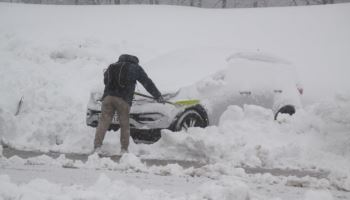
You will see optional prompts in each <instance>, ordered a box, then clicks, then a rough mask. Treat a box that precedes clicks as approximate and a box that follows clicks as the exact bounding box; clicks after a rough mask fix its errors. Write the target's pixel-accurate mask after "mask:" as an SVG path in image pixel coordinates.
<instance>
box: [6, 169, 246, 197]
mask: <svg viewBox="0 0 350 200" xmlns="http://www.w3.org/2000/svg"><path fill="white" fill-rule="evenodd" d="M0 186H1V187H0V188H1V190H0V198H1V199H17V198H24V199H51V198H54V199H76V198H83V199H107V200H108V199H136V200H138V199H140V200H141V199H142V200H158V199H159V200H160V199H162V200H164V199H169V200H172V199H174V200H175V199H183V200H185V199H190V200H195V199H213V200H219V199H220V200H231V199H237V200H247V199H249V188H248V186H247V185H246V184H244V183H243V182H240V181H235V180H230V179H225V180H221V181H210V182H208V183H205V184H203V185H202V186H200V187H199V188H198V189H197V191H194V192H193V193H192V194H187V195H181V194H177V195H175V194H170V193H168V192H165V191H162V190H160V189H159V190H152V189H142V188H140V187H137V186H135V185H132V184H127V183H125V182H123V181H118V180H116V181H112V180H111V179H109V178H108V177H107V176H106V175H104V174H101V175H100V177H99V178H98V180H97V181H96V183H95V184H93V185H91V186H89V187H83V186H81V185H71V186H63V185H59V184H55V183H51V182H49V181H47V180H44V179H34V180H31V181H30V182H29V183H23V184H18V185H17V184H15V183H13V182H12V181H11V179H10V177H9V176H7V175H0Z"/></svg>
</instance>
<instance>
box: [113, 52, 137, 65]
mask: <svg viewBox="0 0 350 200" xmlns="http://www.w3.org/2000/svg"><path fill="white" fill-rule="evenodd" d="M118 62H131V63H135V64H139V59H138V58H137V57H136V56H133V55H128V54H123V55H121V56H119V60H118Z"/></svg>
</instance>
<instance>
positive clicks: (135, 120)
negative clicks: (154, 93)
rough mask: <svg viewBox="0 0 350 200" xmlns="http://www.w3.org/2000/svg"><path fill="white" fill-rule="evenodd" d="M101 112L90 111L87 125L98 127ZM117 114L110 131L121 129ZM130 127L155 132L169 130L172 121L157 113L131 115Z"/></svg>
mask: <svg viewBox="0 0 350 200" xmlns="http://www.w3.org/2000/svg"><path fill="white" fill-rule="evenodd" d="M100 115H101V111H96V110H91V109H88V110H87V113H86V124H87V125H88V126H91V127H97V126H98V122H99V118H100ZM117 119H118V117H117V114H115V116H113V120H112V123H111V126H110V127H109V129H112V130H117V129H118V128H119V122H118V120H117ZM129 120H130V127H131V128H132V129H139V130H153V129H165V128H169V127H170V125H171V123H172V120H171V118H169V117H168V116H166V115H164V114H162V113H157V112H149V113H130V118H129Z"/></svg>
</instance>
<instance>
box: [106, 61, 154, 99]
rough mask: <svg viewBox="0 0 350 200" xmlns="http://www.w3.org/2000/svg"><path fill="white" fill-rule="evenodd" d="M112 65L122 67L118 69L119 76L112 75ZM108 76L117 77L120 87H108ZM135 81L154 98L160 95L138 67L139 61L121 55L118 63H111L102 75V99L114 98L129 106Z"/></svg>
mask: <svg viewBox="0 0 350 200" xmlns="http://www.w3.org/2000/svg"><path fill="white" fill-rule="evenodd" d="M113 65H122V66H123V67H122V68H118V69H119V74H118V75H116V74H113V72H112V70H109V69H110V68H113V67H114V66H113ZM120 69H121V70H120ZM110 76H119V77H116V78H117V79H118V81H120V82H121V83H120V84H121V85H122V87H111V86H109V85H108V78H109V77H110ZM136 81H138V82H140V83H141V84H142V85H143V87H144V88H145V89H146V90H147V91H148V92H149V93H150V94H151V95H152V96H153V97H154V98H155V99H157V98H159V97H160V96H161V93H160V92H159V90H158V89H157V87H156V86H155V84H154V83H153V81H152V80H151V79H150V78H149V77H148V75H147V74H146V72H145V71H144V70H143V69H142V67H141V66H140V65H139V59H138V58H137V57H136V56H132V55H127V54H124V55H121V56H120V57H119V60H118V62H116V63H113V64H111V65H110V66H109V68H108V69H107V70H106V71H105V73H104V84H105V89H104V94H103V98H104V97H106V96H116V97H121V98H122V99H124V100H125V101H126V102H128V104H129V105H130V106H131V104H132V99H133V96H134V92H135V86H136Z"/></svg>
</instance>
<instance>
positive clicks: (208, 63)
mask: <svg viewBox="0 0 350 200" xmlns="http://www.w3.org/2000/svg"><path fill="white" fill-rule="evenodd" d="M349 11H350V4H340V5H327V6H312V7H297V8H266V9H234V10H230V9H227V10H217V9H215V10H211V9H196V8H185V7H171V6H47V5H21V4H5V3H1V4H0V94H1V99H0V138H1V139H2V140H3V141H4V142H6V143H8V144H10V145H12V146H14V147H17V148H20V149H35V150H41V151H49V150H54V151H61V152H78V153H79V152H84V153H86V152H89V151H91V149H92V141H93V137H94V129H92V128H89V127H87V126H86V125H85V112H86V104H87V101H88V98H89V92H90V91H91V90H93V89H95V88H101V87H102V72H103V69H104V68H106V67H107V66H108V64H110V63H111V62H114V61H115V60H116V59H117V57H118V56H119V55H120V54H121V53H130V54H135V55H137V56H139V58H140V60H141V65H142V66H144V68H145V69H146V71H147V72H148V73H149V75H150V77H151V78H152V79H153V80H154V82H155V83H156V84H157V86H158V87H159V88H160V89H161V90H162V91H171V90H176V89H178V88H179V87H183V86H186V85H190V84H193V83H195V82H196V81H198V80H201V79H203V78H205V77H206V76H208V75H210V74H213V73H215V72H217V71H218V70H221V69H224V68H226V67H227V63H226V59H227V58H228V57H229V56H230V55H232V54H234V53H237V52H258V53H259V52H264V53H268V54H273V55H277V56H278V57H281V58H285V59H286V60H288V61H291V62H293V64H294V66H296V68H297V71H298V74H299V79H300V82H301V83H302V85H303V87H304V90H305V94H304V96H303V97H302V101H303V103H304V108H303V109H301V110H298V112H297V114H296V115H294V116H293V117H289V116H284V122H283V123H277V122H274V121H272V120H271V119H272V118H273V117H272V111H271V110H268V109H265V108H261V107H257V106H254V105H246V106H245V107H244V108H240V107H237V106H231V107H229V108H228V109H227V110H226V112H225V113H224V114H223V115H222V116H221V118H220V123H219V125H218V126H211V127H208V128H206V129H198V128H195V129H191V130H189V132H188V133H176V134H174V133H171V132H169V131H164V132H163V135H162V138H161V140H160V141H159V142H157V143H155V144H152V145H140V144H138V145H136V144H134V143H132V144H131V147H130V152H131V153H132V154H135V155H137V156H138V157H141V158H158V159H181V160H197V161H205V162H207V163H209V164H208V165H207V166H205V167H204V168H200V169H192V171H191V170H184V169H182V168H181V167H177V166H166V167H160V168H147V167H145V166H143V165H142V163H139V162H138V158H136V157H133V156H132V155H130V156H129V157H126V158H129V159H132V160H131V161H130V160H128V161H126V162H125V163H132V165H128V164H125V163H124V165H123V163H120V164H114V163H111V162H110V161H108V160H99V159H97V158H96V159H95V160H94V157H91V159H90V160H91V162H90V163H89V162H88V163H85V164H84V163H70V164H68V165H69V166H71V165H72V166H76V167H79V168H83V169H84V170H90V171H88V172H87V173H92V171H93V170H91V169H96V168H103V169H104V170H107V171H106V172H105V173H112V172H110V171H108V170H116V171H117V172H116V173H118V172H120V171H122V172H124V171H125V170H129V169H131V170H132V172H135V173H140V172H142V173H146V174H152V176H151V178H149V179H150V180H151V181H153V180H154V179H156V178H155V177H158V176H159V175H162V173H163V172H164V173H165V174H167V175H169V174H170V175H171V176H174V177H177V176H180V177H181V176H184V177H187V179H190V180H193V179H192V176H193V175H195V176H197V175H198V176H201V177H207V178H209V180H204V181H203V180H201V181H203V182H201V181H199V182H200V183H198V184H197V183H196V184H194V185H195V186H193V187H192V188H194V191H196V192H197V194H188V195H186V194H185V193H189V192H188V190H185V189H179V190H180V191H181V192H180V193H179V194H177V195H174V194H172V193H171V192H169V191H163V190H164V186H160V187H159V188H158V189H157V190H153V189H154V188H156V187H153V188H146V189H145V188H142V187H140V185H141V184H134V183H133V184H129V183H124V182H123V181H115V180H111V179H110V178H107V177H105V176H101V177H100V178H99V180H98V181H97V183H96V184H93V182H96V181H91V182H89V183H90V185H88V186H87V185H85V186H77V185H72V184H71V183H69V184H67V183H65V186H62V185H60V184H62V182H57V181H55V179H49V178H48V176H49V175H47V176H43V177H41V178H43V179H48V180H50V181H51V183H48V182H47V180H34V177H32V178H27V179H26V178H23V179H22V181H20V180H18V179H20V178H19V177H20V176H19V175H18V174H19V173H16V170H15V169H16V167H15V166H17V167H18V166H21V167H22V168H25V171H35V168H36V167H34V169H31V168H30V167H28V162H29V163H30V162H31V161H28V160H21V159H16V158H13V159H12V160H11V159H5V158H0V167H2V168H1V171H0V175H1V174H5V175H1V176H0V186H1V187H0V188H1V189H0V198H4V199H12V198H16V197H17V196H15V194H18V192H19V193H21V194H23V195H24V196H26V195H28V197H33V198H34V197H42V198H50V197H52V196H56V197H57V198H74V197H77V196H80V195H82V197H86V198H95V197H96V198H101V199H102V198H104V199H105V198H107V199H108V198H110V199H112V198H117V197H116V196H113V195H121V196H120V198H141V197H142V198H143V199H147V198H149V199H160V198H162V199H175V198H176V199H186V198H187V199H205V198H206V199H225V198H226V199H245V198H246V196H247V195H250V196H251V198H252V199H265V198H266V197H281V198H282V199H285V198H284V197H282V196H279V195H275V194H278V193H279V192H278V191H279V189H276V191H273V192H272V193H273V194H274V195H272V196H269V195H266V194H263V195H262V196H259V195H257V194H258V193H256V192H255V190H257V189H256V188H255V187H254V186H252V184H250V183H247V182H252V181H253V182H254V181H257V182H259V181H261V182H263V183H264V184H262V185H266V184H267V183H268V182H272V183H271V184H274V183H275V182H277V183H278V184H283V185H284V186H285V185H288V184H287V182H288V180H289V179H288V178H287V179H288V180H286V179H282V180H281V178H277V177H258V176H253V177H247V175H246V174H245V173H244V172H241V171H240V170H239V169H238V171H237V169H236V168H235V167H240V166H244V165H249V166H258V167H267V168H295V169H308V170H310V169H311V170H315V171H318V170H325V171H328V172H330V175H329V177H327V180H313V181H310V180H307V181H306V182H307V183H310V182H312V184H309V186H310V185H311V186H310V187H311V188H321V189H330V190H333V189H335V188H338V189H341V190H347V191H349V190H350V167H349V166H350V112H349V111H350V81H349V79H348V76H349V74H350V68H349V66H350V60H349V59H348V52H350V39H349V35H350V26H349V25H348V19H349V17H350V12H349ZM138 88H139V89H142V86H139V87H138ZM22 96H23V97H24V103H23V107H22V109H21V112H20V114H19V115H17V116H14V113H16V109H17V105H18V102H19V100H20V99H21V97H22ZM218 98H220V97H218ZM118 137H119V135H118V134H115V133H110V134H108V135H107V137H106V139H105V144H104V146H103V148H105V149H106V150H108V151H110V152H118V151H119V142H118V141H119V139H118ZM0 152H1V151H0ZM0 155H1V154H0ZM62 160H63V161H62ZM41 162H42V163H43V164H42V165H43V168H44V171H45V170H49V171H50V170H51V167H50V165H51V163H56V164H54V166H56V167H57V166H58V170H64V169H61V166H62V165H65V164H64V163H63V164H62V162H69V161H65V160H64V159H63V158H62V159H61V160H52V159H48V158H45V159H43V161H41ZM26 163H27V164H26ZM57 163H58V164H57ZM135 163H136V165H137V166H138V167H139V168H140V169H139V168H136V169H137V170H136V171H135V170H134V169H135V166H134V165H135ZM137 163H138V164H137ZM34 166H37V165H34ZM39 166H41V165H39ZM21 167H19V168H21ZM19 170H21V169H19ZM133 170H134V171H133ZM51 172H54V171H51ZM61 173H63V172H61ZM6 174H8V175H9V176H10V177H11V178H12V179H14V180H11V178H10V179H9V178H8V177H7V176H6ZM37 174H40V173H37ZM62 176H64V175H62ZM136 176H137V175H136ZM39 177H40V176H39ZM96 177H97V175H96V176H95V177H94V178H93V179H97V178H96ZM227 177H228V178H227ZM237 177H239V178H237ZM66 178H67V179H69V176H66ZM32 179H33V180H32ZM121 179H123V180H125V178H121ZM24 180H25V183H23V182H24ZM28 181H29V182H28ZM181 181H183V180H176V181H175V182H176V183H175V184H174V185H177V186H178V185H181ZM290 182H293V180H292V181H290V180H289V183H290ZM294 182H295V181H294ZM300 182H302V183H303V180H297V183H298V184H299V183H300ZM304 182H305V180H304ZM91 184H92V185H91ZM202 184H204V185H202ZM298 184H296V185H298ZM107 185H108V187H107ZM135 185H136V186H135ZM200 185H202V186H200ZM292 185H293V184H292ZM306 185H307V184H306ZM315 185H316V186H315ZM320 185H321V186H320ZM106 187H107V188H108V189H109V190H116V189H117V188H119V189H118V190H117V191H118V192H117V193H115V194H114V193H105V192H104V191H105V188H106ZM3 188H6V189H3ZM102 188H103V190H102ZM125 188H129V189H130V188H131V189H130V190H129V189H125ZM270 189H271V188H270ZM272 190H273V189H272ZM91 191H93V192H91ZM26 192H27V193H26ZM44 192H45V194H44ZM304 192H305V191H303V192H301V193H302V194H301V195H299V196H298V198H299V199H300V198H304V199H322V198H323V199H332V198H340V199H341V197H340V196H341V195H340V196H336V195H335V194H334V193H333V194H331V193H329V192H324V191H323V192H315V191H309V192H306V193H305V195H304ZM61 193H63V194H62V196H60V195H58V194H61ZM73 193H77V196H74V195H73ZM280 193H282V192H280ZM43 194H44V195H43ZM131 194H139V196H129V195H131ZM293 194H295V193H293ZM1 195H2V196H1ZM11 195H12V196H11ZM41 195H42V196H41ZM94 195H95V196H94ZM123 195H124V196H123ZM234 195H241V196H239V197H235V196H234ZM332 195H333V197H332ZM26 197H27V196H26ZM347 197H348V198H349V196H347ZM286 199H287V197H286ZM289 199H293V198H291V197H289ZM343 199H344V198H343ZM345 199H346V197H345Z"/></svg>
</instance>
